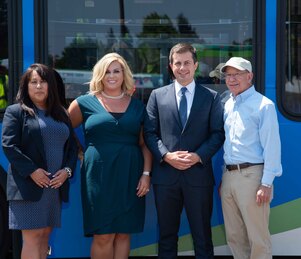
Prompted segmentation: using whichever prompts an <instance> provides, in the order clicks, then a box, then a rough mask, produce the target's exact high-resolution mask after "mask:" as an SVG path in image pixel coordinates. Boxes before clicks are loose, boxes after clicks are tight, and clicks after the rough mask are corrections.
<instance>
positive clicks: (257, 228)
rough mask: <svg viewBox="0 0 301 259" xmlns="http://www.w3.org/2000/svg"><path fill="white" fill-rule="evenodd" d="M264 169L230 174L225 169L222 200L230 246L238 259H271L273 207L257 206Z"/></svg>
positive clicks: (249, 168) (245, 170) (259, 167)
mask: <svg viewBox="0 0 301 259" xmlns="http://www.w3.org/2000/svg"><path fill="white" fill-rule="evenodd" d="M262 171H263V166H262V165H256V166H251V167H248V168H246V169H241V170H233V171H228V170H227V169H225V171H224V174H223V178H222V186H221V198H222V208H223V214H224V221H225V229H226V236H227V242H228V245H229V246H230V248H231V251H232V253H233V256H234V258H235V259H271V258H272V247H271V237H270V232H269V229H268V224H269V214H270V204H269V203H265V204H264V205H261V206H258V205H257V204H256V192H257V190H258V187H259V185H260V182H261V178H262Z"/></svg>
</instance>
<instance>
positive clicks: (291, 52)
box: [282, 0, 301, 118]
mask: <svg viewBox="0 0 301 259" xmlns="http://www.w3.org/2000/svg"><path fill="white" fill-rule="evenodd" d="M286 4H287V8H286V10H287V13H286V21H285V24H286V28H285V33H286V35H285V36H286V37H285V38H284V39H286V48H285V53H286V58H285V59H286V66H285V68H286V71H285V83H284V84H283V87H284V89H282V102H283V103H282V104H283V107H284V109H285V111H286V112H287V113H288V114H290V115H293V116H295V117H299V118H300V116H301V41H300V38H301V24H300V21H301V18H300V17H301V3H300V1H297V0H289V1H286Z"/></svg>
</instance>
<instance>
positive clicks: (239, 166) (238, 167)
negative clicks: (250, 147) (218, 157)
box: [226, 163, 263, 171]
mask: <svg viewBox="0 0 301 259" xmlns="http://www.w3.org/2000/svg"><path fill="white" fill-rule="evenodd" d="M254 165H263V163H259V164H252V163H243V164H237V165H226V168H227V170H228V171H233V170H241V169H246V168H248V167H250V166H254Z"/></svg>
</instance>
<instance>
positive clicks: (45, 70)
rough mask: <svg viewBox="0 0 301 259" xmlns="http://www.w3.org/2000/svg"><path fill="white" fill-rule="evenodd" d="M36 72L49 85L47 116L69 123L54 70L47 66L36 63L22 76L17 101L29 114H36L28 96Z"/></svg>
mask: <svg viewBox="0 0 301 259" xmlns="http://www.w3.org/2000/svg"><path fill="white" fill-rule="evenodd" d="M33 71H36V72H37V73H38V75H39V76H40V77H41V78H42V79H43V80H45V81H46V82H47V83H48V97H47V100H46V116H48V115H50V116H51V117H52V118H53V119H55V120H57V121H62V122H65V123H67V121H68V115H67V112H66V111H65V109H64V108H63V106H62V104H61V102H60V99H59V95H58V90H57V84H56V79H55V76H54V73H53V70H52V69H51V68H49V67H47V66H46V65H43V64H39V63H35V64H32V65H31V66H30V67H29V68H28V69H27V70H26V71H25V73H24V74H23V75H22V77H21V80H20V83H19V90H18V93H17V97H16V101H17V102H18V103H20V104H21V107H22V108H23V109H24V110H25V111H27V112H29V114H31V115H32V116H33V115H35V114H36V107H35V105H34V103H33V102H32V100H31V99H30V97H29V94H28V84H29V81H30V79H31V76H32V72H33Z"/></svg>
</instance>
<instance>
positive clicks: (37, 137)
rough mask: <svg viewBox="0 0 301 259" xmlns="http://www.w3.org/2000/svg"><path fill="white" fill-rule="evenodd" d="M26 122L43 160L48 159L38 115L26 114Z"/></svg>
mask: <svg viewBox="0 0 301 259" xmlns="http://www.w3.org/2000/svg"><path fill="white" fill-rule="evenodd" d="M25 122H26V123H27V126H28V130H29V134H30V135H31V138H32V139H33V143H34V144H35V145H36V147H37V150H38V151H39V153H40V154H41V157H42V159H43V161H46V155H45V150H44V145H43V139H42V135H41V129H40V125H39V121H38V118H37V117H36V116H30V115H27V116H25Z"/></svg>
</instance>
